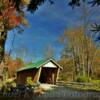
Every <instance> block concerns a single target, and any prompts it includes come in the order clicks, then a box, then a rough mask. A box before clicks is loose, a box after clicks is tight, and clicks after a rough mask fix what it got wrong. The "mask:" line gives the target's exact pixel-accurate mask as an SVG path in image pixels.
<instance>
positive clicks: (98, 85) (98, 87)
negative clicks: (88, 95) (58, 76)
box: [64, 80, 100, 92]
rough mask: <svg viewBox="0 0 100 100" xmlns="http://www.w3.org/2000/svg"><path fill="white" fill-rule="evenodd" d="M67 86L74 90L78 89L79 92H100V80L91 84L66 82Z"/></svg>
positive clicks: (92, 81)
mask: <svg viewBox="0 0 100 100" xmlns="http://www.w3.org/2000/svg"><path fill="white" fill-rule="evenodd" d="M64 84H65V83H64ZM65 85H66V86H67V87H70V88H73V89H77V90H86V91H97V92H100V80H91V81H90V82H89V83H80V82H66V84H65Z"/></svg>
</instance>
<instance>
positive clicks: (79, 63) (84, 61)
mask: <svg viewBox="0 0 100 100" xmlns="http://www.w3.org/2000/svg"><path fill="white" fill-rule="evenodd" d="M65 37H66V38H65ZM64 38H65V39H68V43H69V44H68V45H69V46H67V48H66V49H69V50H70V52H67V50H66V49H65V50H66V51H65V54H66V53H70V55H71V56H70V57H71V58H72V59H73V63H74V72H75V75H76V76H80V75H81V76H88V77H90V76H91V73H92V71H93V70H92V66H93V59H94V56H95V53H96V47H95V45H94V43H93V41H92V39H91V38H90V37H88V36H86V34H84V31H83V28H82V27H81V28H77V29H73V30H66V31H65V32H64ZM65 47H66V46H65Z"/></svg>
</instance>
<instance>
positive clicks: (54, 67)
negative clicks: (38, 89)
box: [17, 59, 62, 84]
mask: <svg viewBox="0 0 100 100" xmlns="http://www.w3.org/2000/svg"><path fill="white" fill-rule="evenodd" d="M60 69H62V68H61V67H60V65H59V64H57V63H56V62H55V61H54V60H52V59H50V60H47V61H39V62H37V63H32V64H29V65H27V66H26V67H22V68H20V69H18V70H17V83H18V84H25V82H26V79H27V77H32V80H33V82H34V83H37V82H40V83H48V84H56V82H57V79H58V75H59V71H60Z"/></svg>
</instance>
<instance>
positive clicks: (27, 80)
mask: <svg viewBox="0 0 100 100" xmlns="http://www.w3.org/2000/svg"><path fill="white" fill-rule="evenodd" d="M32 85H33V81H32V77H27V78H26V86H32Z"/></svg>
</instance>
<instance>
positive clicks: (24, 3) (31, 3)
mask: <svg viewBox="0 0 100 100" xmlns="http://www.w3.org/2000/svg"><path fill="white" fill-rule="evenodd" d="M49 1H50V3H52V0H49ZM44 2H45V0H0V63H1V61H2V60H3V59H4V51H5V42H6V39H7V33H8V31H9V30H13V29H18V28H19V27H21V26H23V25H27V20H26V19H25V18H24V15H25V10H24V8H25V7H27V9H28V11H30V12H34V11H36V9H37V8H38V6H40V5H41V4H43V3H44Z"/></svg>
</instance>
